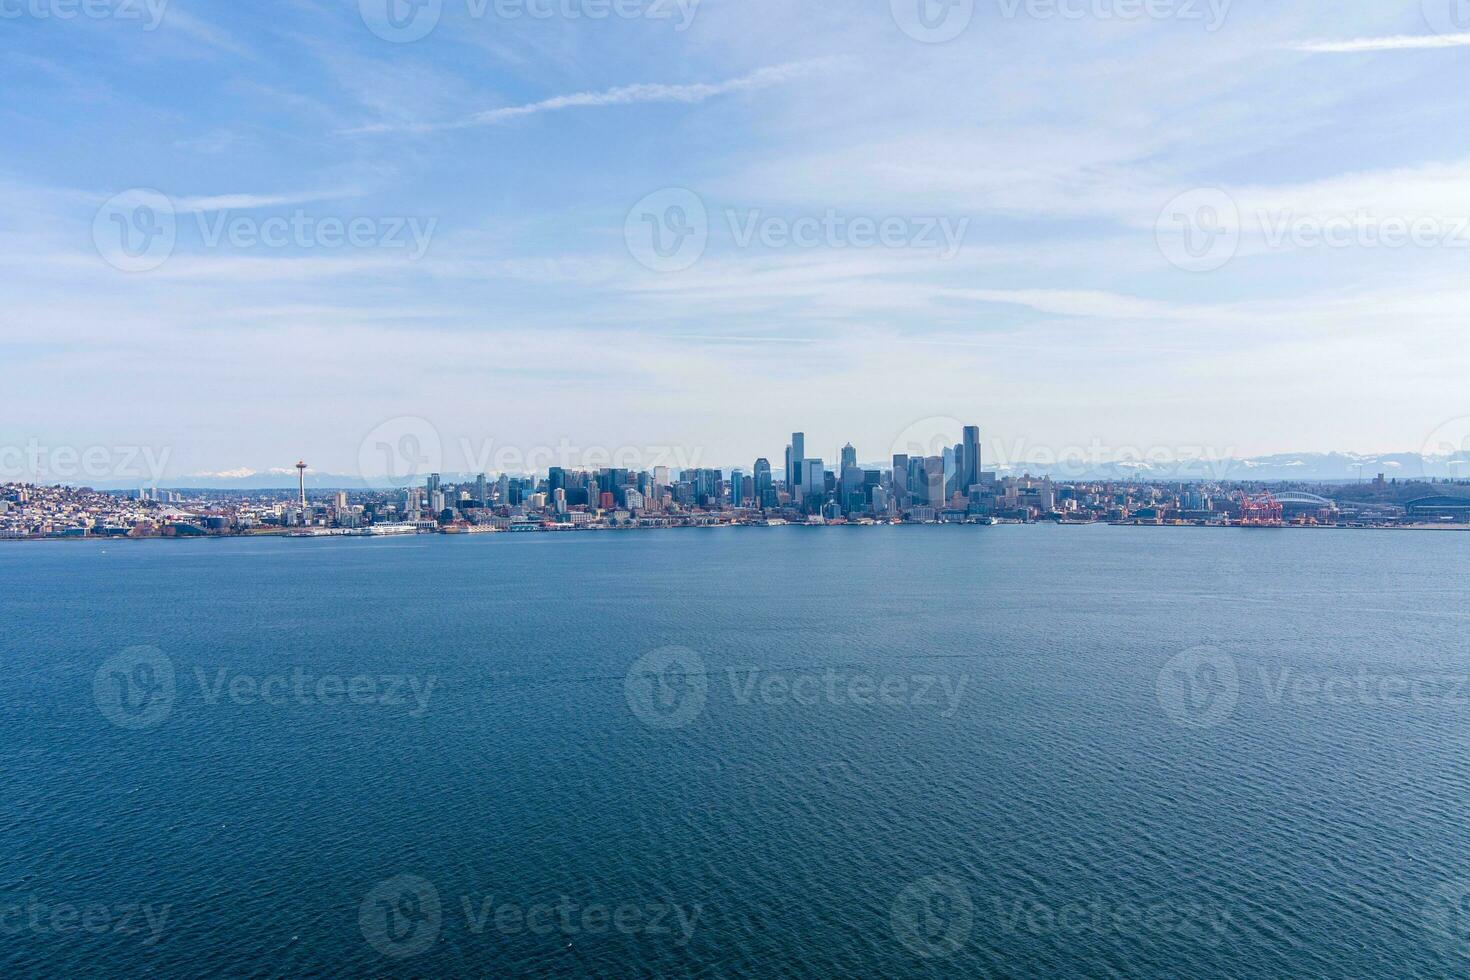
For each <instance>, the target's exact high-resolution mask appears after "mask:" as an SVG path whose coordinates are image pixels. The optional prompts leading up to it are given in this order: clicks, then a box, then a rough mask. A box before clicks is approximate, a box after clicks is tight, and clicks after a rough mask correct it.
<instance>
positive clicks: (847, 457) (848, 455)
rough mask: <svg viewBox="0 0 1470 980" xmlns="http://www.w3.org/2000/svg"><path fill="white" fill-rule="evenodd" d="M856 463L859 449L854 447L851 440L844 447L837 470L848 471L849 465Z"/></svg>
mask: <svg viewBox="0 0 1470 980" xmlns="http://www.w3.org/2000/svg"><path fill="white" fill-rule="evenodd" d="M856 465H857V450H856V449H854V448H852V443H850V442H849V443H848V444H847V445H845V446H843V447H842V457H841V463H840V464H839V465H838V468H837V472H838V473H845V472H847V469H848V467H851V466H856Z"/></svg>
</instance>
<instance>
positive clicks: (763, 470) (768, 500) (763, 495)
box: [754, 456, 776, 507]
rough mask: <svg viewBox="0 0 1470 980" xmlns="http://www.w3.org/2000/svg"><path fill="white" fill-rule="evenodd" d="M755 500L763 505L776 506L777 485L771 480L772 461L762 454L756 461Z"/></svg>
mask: <svg viewBox="0 0 1470 980" xmlns="http://www.w3.org/2000/svg"><path fill="white" fill-rule="evenodd" d="M754 472H755V500H756V503H758V504H759V505H760V506H761V507H774V506H776V487H775V484H774V483H773V482H772V481H771V461H770V460H768V459H766V458H765V457H764V456H762V457H761V458H760V459H758V460H756V461H755V467H754Z"/></svg>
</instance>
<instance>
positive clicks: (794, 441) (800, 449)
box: [786, 432, 806, 497]
mask: <svg viewBox="0 0 1470 980" xmlns="http://www.w3.org/2000/svg"><path fill="white" fill-rule="evenodd" d="M805 458H806V433H804V432H793V433H791V444H790V445H789V446H787V447H786V487H787V489H789V490H790V491H791V494H792V496H793V497H795V496H799V495H800V493H801V477H802V467H801V463H802V460H804V459H805Z"/></svg>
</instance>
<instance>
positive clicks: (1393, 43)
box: [1287, 34, 1470, 54]
mask: <svg viewBox="0 0 1470 980" xmlns="http://www.w3.org/2000/svg"><path fill="white" fill-rule="evenodd" d="M1467 45H1470V34H1398V35H1394V36H1392V37H1360V38H1353V39H1351V40H1347V41H1299V42H1297V43H1295V44H1290V45H1287V47H1288V48H1290V49H1291V50H1292V51H1305V52H1307V53H1308V54H1361V53H1364V52H1368V51H1416V50H1417V51H1422V50H1428V49H1433V48H1463V47H1466V46H1467Z"/></svg>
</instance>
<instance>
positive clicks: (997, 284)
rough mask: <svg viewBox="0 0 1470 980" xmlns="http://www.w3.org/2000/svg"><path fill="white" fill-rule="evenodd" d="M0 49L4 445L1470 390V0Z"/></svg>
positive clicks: (874, 439)
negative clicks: (0, 70) (1, 81)
mask: <svg viewBox="0 0 1470 980" xmlns="http://www.w3.org/2000/svg"><path fill="white" fill-rule="evenodd" d="M920 3H923V4H924V5H925V6H924V8H923V10H922V11H921V10H920V9H919V6H918V5H919V4H920ZM389 5H391V7H392V9H391V11H390V10H389ZM528 5H529V8H530V9H528ZM1461 6H1464V7H1466V8H1467V9H1460V7H1461ZM1309 7H1311V8H1315V9H1308V8H1309ZM389 13H392V14H393V15H394V17H395V19H394V20H392V21H389V20H388V19H386V15H387V14H389ZM599 13H605V14H606V16H596V15H597V14H599ZM533 14H535V15H536V16H533ZM920 14H922V15H923V16H922V17H921V16H920ZM416 18H417V19H416ZM394 25H398V26H394ZM418 33H423V36H422V37H417V38H416V39H411V40H410V39H405V38H407V37H409V36H411V35H415V34H418ZM951 34H952V35H953V36H952V37H948V39H947V40H946V39H943V38H944V37H946V36H948V35H951ZM0 38H3V40H0V53H3V59H4V77H5V78H6V79H7V81H6V89H7V98H6V99H5V100H4V101H3V104H0V133H3V134H4V135H3V137H0V139H3V144H0V145H3V147H4V153H3V157H0V196H3V208H0V262H3V264H4V270H5V272H4V275H3V277H0V290H3V295H0V324H3V327H0V331H3V332H0V356H3V358H4V362H5V365H6V367H7V370H6V372H5V376H6V382H7V384H6V389H7V397H6V399H5V403H6V411H5V413H4V421H3V422H0V425H3V426H4V430H3V432H0V442H5V443H8V444H25V443H31V444H40V445H41V446H43V447H47V446H49V447H58V446H71V447H78V448H86V447H93V446H104V447H120V446H147V447H154V448H155V450H158V449H162V450H166V451H167V453H168V455H169V464H168V465H169V469H170V471H171V474H173V475H186V474H195V473H214V472H228V471H237V470H250V469H254V470H266V469H269V468H273V467H284V466H288V465H289V464H290V463H291V462H294V460H295V459H296V457H298V456H304V457H306V458H307V459H309V460H311V462H312V465H313V466H314V467H316V468H318V469H320V470H323V471H330V472H339V473H349V472H353V471H354V470H357V469H359V468H360V465H361V464H360V460H361V458H362V446H363V442H364V439H367V438H369V437H370V433H372V432H374V431H376V430H382V429H383V427H384V426H387V427H388V429H390V430H391V429H393V427H394V426H399V427H400V428H401V427H402V426H404V425H408V426H409V427H410V428H412V427H413V426H418V425H420V424H421V423H420V422H419V421H411V422H408V423H403V422H399V421H395V420H401V419H405V418H407V419H410V420H423V422H425V423H427V424H428V425H429V426H430V427H431V428H432V430H433V433H434V435H435V436H436V437H437V438H438V439H439V441H440V444H441V446H442V456H443V458H442V465H443V467H444V468H445V469H446V470H459V469H468V468H471V464H472V463H473V462H474V460H472V459H466V457H467V456H474V455H477V454H480V450H476V451H475V452H467V451H466V447H481V448H483V447H484V446H486V445H487V444H491V443H493V444H494V445H497V446H502V447H503V446H509V445H513V446H520V447H536V446H556V445H559V444H566V443H568V442H570V443H571V444H572V445H576V446H584V447H594V446H595V447H608V448H612V447H626V446H681V447H685V450H686V452H687V454H688V455H689V457H690V458H697V459H698V460H699V461H701V462H703V463H705V464H708V465H727V466H728V465H747V466H748V465H749V462H750V460H751V459H753V458H754V457H755V456H756V455H765V456H769V457H771V458H772V459H773V460H776V461H778V466H779V459H780V455H781V450H782V447H783V445H784V443H785V438H786V435H787V434H788V433H789V432H790V431H792V430H793V429H804V430H805V431H806V432H807V433H808V441H809V445H811V446H812V447H813V449H812V451H813V452H814V453H815V452H821V453H822V454H823V455H827V454H830V452H831V450H833V449H835V447H836V446H838V445H840V444H841V443H843V442H845V441H848V440H851V441H852V442H853V443H854V444H855V445H856V446H857V447H858V450H859V456H860V458H862V459H865V460H867V459H880V458H883V457H885V456H886V455H887V453H888V452H889V451H890V450H891V449H892V448H893V447H894V445H895V444H896V443H898V442H901V441H902V440H903V438H904V433H905V432H908V431H910V430H912V429H913V427H914V426H916V425H918V426H921V427H922V426H923V425H925V424H928V423H926V422H925V421H924V420H929V419H934V418H940V419H956V420H962V421H964V422H976V423H978V424H980V425H981V426H982V431H983V433H984V435H985V438H986V440H987V442H988V443H992V444H994V445H995V446H997V447H1009V448H1010V450H1011V451H1012V452H1013V453H1014V452H1016V447H1018V446H1022V445H1029V446H1049V447H1055V448H1058V449H1060V448H1061V447H1074V446H1088V445H1092V446H1101V447H1104V450H1105V451H1106V450H1108V449H1113V448H1120V447H1134V448H1140V449H1153V448H1157V447H1162V448H1163V449H1165V450H1168V449H1170V448H1173V449H1181V450H1185V451H1187V450H1188V449H1189V448H1191V447H1208V449H1209V450H1211V451H1213V452H1215V453H1216V454H1218V455H1228V454H1239V455H1247V454H1262V453H1270V452H1278V451H1287V450H1350V451H1361V452H1377V451H1395V450H1418V449H1420V448H1421V447H1423V446H1424V444H1425V442H1426V440H1427V439H1429V438H1431V435H1432V434H1433V433H1436V432H1438V431H1443V429H1444V426H1445V425H1446V424H1449V425H1450V426H1451V428H1453V427H1454V425H1455V424H1456V423H1455V422H1454V421H1453V420H1457V419H1463V418H1465V417H1466V416H1470V394H1467V392H1470V389H1467V387H1466V385H1465V378H1466V377H1467V370H1466V369H1467V366H1470V364H1467V361H1470V345H1467V343H1466V341H1465V339H1464V332H1465V326H1466V319H1467V316H1466V310H1467V303H1466V299H1467V286H1466V282H1467V277H1466V272H1467V260H1470V227H1466V222H1467V221H1470V132H1467V130H1466V127H1465V126H1464V118H1465V115H1466V110H1467V107H1470V94H1467V93H1470V5H1464V4H1461V0H1443V2H1442V3H1441V2H1440V0H1424V2H1423V3H1420V2H1418V0H1413V2H1407V3H1405V2H1397V0H1373V2H1360V3H1348V4H1334V5H1331V6H1330V7H1329V6H1328V5H1323V4H1313V5H1305V4H1292V5H1286V4H1279V3H1263V2H1249V3H1247V2H1237V3H1227V2H1225V0H1214V2H1213V3H1211V2H1210V0H1151V2H1149V3H1145V2H1143V0H1059V2H1047V0H1029V2H1024V0H973V3H969V2H968V0H954V2H953V3H951V4H950V5H948V6H946V5H944V4H941V3H940V2H939V0H892V3H890V2H888V0H882V2H864V3H860V4H853V3H837V2H829V0H817V2H812V3H805V4H793V3H790V2H789V0H783V2H768V0H702V2H698V3H694V2H693V0H685V2H684V3H682V4H681V3H679V2H676V0H667V2H665V0H619V2H618V4H617V5H614V4H613V3H612V0H539V2H538V0H500V2H499V3H496V2H493V0H486V2H483V3H482V2H480V0H422V6H419V7H414V6H411V5H410V4H409V3H408V0H361V2H359V0H341V2H330V0H317V2H305V0H300V2H292V0H283V2H279V3H273V4H255V3H238V2H233V3H222V2H210V0H170V2H168V3H166V4H164V3H162V0H136V3H134V2H131V0H112V2H104V0H92V2H91V3H89V4H88V6H87V7H86V9H85V10H83V9H82V5H81V3H80V0H0ZM140 202H141V204H140ZM160 202H161V203H160ZM140 206H141V207H142V208H145V209H149V210H148V212H147V214H140V211H139V209H140ZM159 222H165V223H166V225H165V224H160V223H159ZM165 226H166V227H167V229H168V234H167V236H165V237H159V235H158V234H157V233H158V232H159V230H160V229H162V228H164V227H165ZM349 226H350V227H352V228H353V229H355V230H354V231H353V234H352V235H351V236H348V235H347V234H346V230H347V228H348V227H349ZM880 229H881V230H882V231H881V234H880ZM124 234H126V235H128V236H142V237H130V238H129V240H128V243H127V244H129V245H130V247H133V248H134V249H135V251H137V250H139V249H142V252H141V254H139V255H129V254H128V253H127V252H125V251H119V248H120V246H121V244H123V243H122V240H121V239H120V238H119V237H118V236H121V235H124ZM654 234H658V235H659V236H661V243H662V244H661V247H663V251H664V252H665V253H667V254H661V253H660V252H659V251H657V250H652V249H651V245H652V241H653V240H652V237H651V236H653V235H654ZM1186 235H1188V236H1190V237H1189V238H1188V239H1187V240H1186V239H1185V237H1184V236H1186ZM109 236H112V237H111V238H109ZM663 236H666V237H663ZM1395 236H1398V237H1395ZM348 237H350V238H351V240H350V241H347V240H344V239H346V238H348ZM1406 237H1407V238H1408V239H1410V240H1402V239H1405V238H1406ZM1385 239H1387V243H1385ZM1186 244H1187V245H1190V246H1192V247H1193V248H1194V251H1192V252H1191V251H1189V250H1188V249H1186V248H1184V246H1185V245H1186ZM143 246H147V247H146V248H143ZM155 246H157V247H156V248H155ZM1467 431H1470V427H1467ZM438 462H440V461H439V460H436V463H438Z"/></svg>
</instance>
